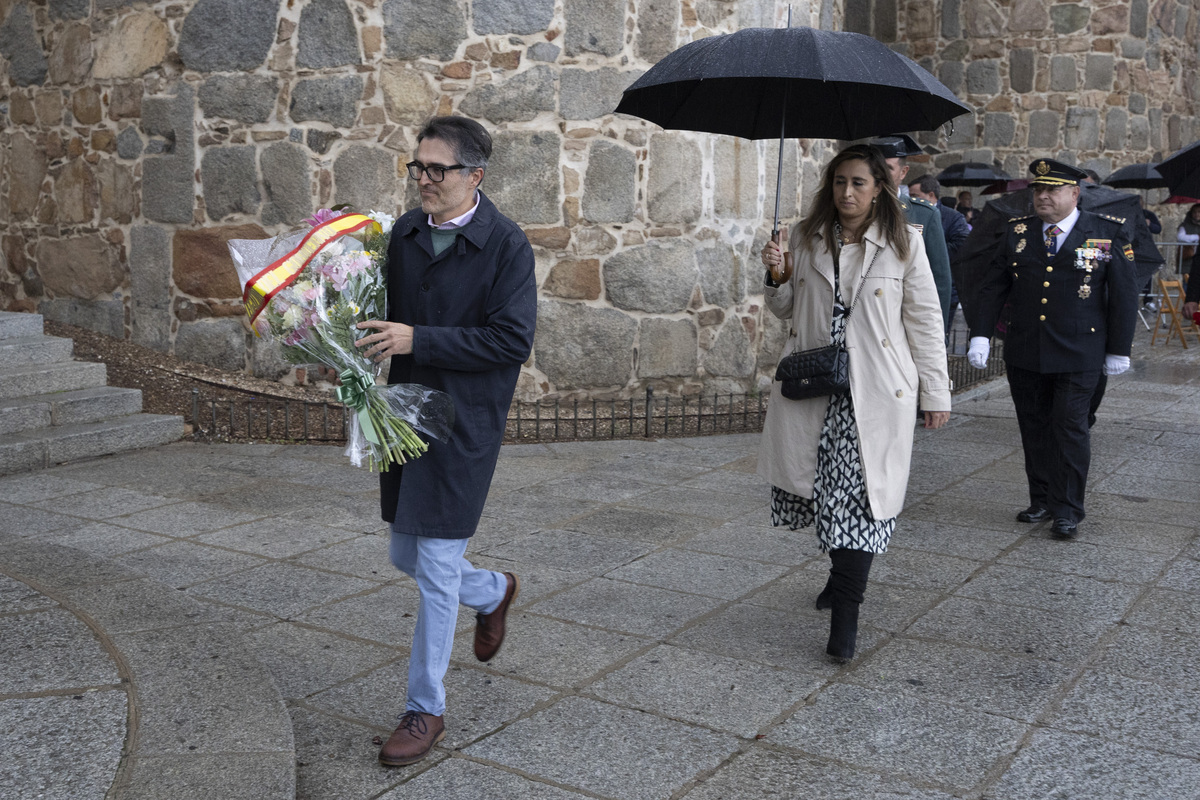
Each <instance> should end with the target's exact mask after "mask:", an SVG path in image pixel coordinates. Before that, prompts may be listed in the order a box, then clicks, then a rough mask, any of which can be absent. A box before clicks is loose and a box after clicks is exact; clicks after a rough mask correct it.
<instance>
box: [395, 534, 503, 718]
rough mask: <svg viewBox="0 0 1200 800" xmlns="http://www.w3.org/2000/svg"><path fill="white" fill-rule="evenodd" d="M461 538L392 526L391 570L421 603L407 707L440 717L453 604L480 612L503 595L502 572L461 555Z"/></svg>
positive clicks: (451, 644) (487, 610) (454, 621)
mask: <svg viewBox="0 0 1200 800" xmlns="http://www.w3.org/2000/svg"><path fill="white" fill-rule="evenodd" d="M467 541H468V540H467V539H434V538H431V537H429V536H413V535H411V534H407V533H397V532H396V531H394V530H393V531H392V542H391V547H390V555H391V558H392V563H393V564H395V565H396V569H398V570H400V571H401V572H403V573H404V574H406V575H408V576H410V577H411V578H413V579H414V580H416V582H417V589H418V590H419V591H420V592H421V603H420V606H419V607H418V609H417V629H416V631H415V632H414V633H413V643H412V656H411V657H410V658H409V661H408V702H407V705H406V707H407V710H409V711H420V712H421V713H423V714H433V715H434V716H438V717H440V716H442V714H443V713H445V711H446V688H445V687H444V686H443V685H442V679H443V678H444V677H445V676H446V670H447V668H449V666H450V651H451V650H452V649H453V647H454V628H455V625H456V624H457V622H458V605H459V603H461V604H463V605H464V606H467V607H468V608H471V609H474V610H475V611H478V612H482V613H484V614H488V613H491V612H492V611H495V610H496V608H497V607H498V606H499V605H500V601H501V600H503V599H504V591H505V589H506V588H507V581H506V580H505V578H504V574H503V573H500V572H492V571H491V570H488V569H477V568H476V567H474V566H472V565H471V562H470V561H467V560H466V559H465V558H463V554H464V553H465V552H466V551H467Z"/></svg>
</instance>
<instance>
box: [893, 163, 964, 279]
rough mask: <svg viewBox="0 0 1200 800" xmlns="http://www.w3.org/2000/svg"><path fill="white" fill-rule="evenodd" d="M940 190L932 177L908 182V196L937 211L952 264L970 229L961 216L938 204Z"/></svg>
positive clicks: (924, 176) (923, 177)
mask: <svg viewBox="0 0 1200 800" xmlns="http://www.w3.org/2000/svg"><path fill="white" fill-rule="evenodd" d="M940 188H941V187H940V186H939V184H938V181H937V178H935V177H933V176H932V175H922V176H921V177H920V178H917V179H916V180H915V181H909V182H908V196H909V197H915V198H917V199H918V200H924V201H925V202H926V203H928V204H929V205H931V206H933V207H934V208H936V209H937V210H938V214H939V215H940V216H941V219H942V234H943V235H944V236H945V239H946V252H947V253H948V254H949V255H950V262H951V263H954V257H955V256H956V255H957V254H958V249H959V248H960V247H962V244H963V242H965V241H966V240H967V236H968V235H969V234H970V233H971V229H970V228H968V227H967V221H966V219H965V218H964V217H963V215H962V214H960V213H958V212H957V211H955V210H954V209H952V208H947V207H946V206H945V205H943V204H941V203H939V202H938V190H939V189H940Z"/></svg>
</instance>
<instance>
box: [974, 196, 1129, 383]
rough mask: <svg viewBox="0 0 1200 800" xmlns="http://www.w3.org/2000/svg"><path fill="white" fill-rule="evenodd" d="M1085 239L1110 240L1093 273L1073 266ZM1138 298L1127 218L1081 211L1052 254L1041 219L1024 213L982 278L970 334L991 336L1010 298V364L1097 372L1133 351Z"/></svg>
mask: <svg viewBox="0 0 1200 800" xmlns="http://www.w3.org/2000/svg"><path fill="white" fill-rule="evenodd" d="M1088 239H1100V240H1107V241H1109V242H1111V246H1110V248H1109V253H1110V255H1111V258H1110V259H1109V260H1108V261H1098V262H1096V263H1095V264H1094V266H1093V269H1092V271H1091V272H1090V273H1089V272H1087V271H1086V270H1082V269H1076V268H1075V260H1076V253H1075V250H1076V248H1079V247H1083V246H1084V243H1085V242H1086V241H1087V240H1088ZM1085 277H1086V278H1087V281H1086V282H1085ZM1085 286H1086V287H1088V288H1087V289H1086V290H1085V289H1084V287H1085ZM1137 298H1138V286H1137V277H1136V270H1135V268H1134V264H1133V250H1132V244H1131V242H1130V238H1129V234H1128V230H1127V228H1126V226H1125V225H1124V220H1120V219H1116V218H1112V217H1107V216H1104V215H1101V214H1093V213H1092V212H1090V211H1084V210H1082V209H1081V210H1080V212H1079V219H1078V220H1077V221H1076V223H1075V227H1073V228H1072V229H1071V233H1070V234H1069V235H1068V236H1067V238H1066V240H1065V241H1063V242H1061V243H1060V245H1059V247H1058V250H1057V253H1056V255H1055V256H1054V257H1053V259H1050V258H1049V257H1048V256H1047V255H1046V245H1045V241H1044V239H1043V238H1042V221H1041V219H1040V218H1038V217H1037V216H1031V217H1022V218H1018V219H1011V220H1009V222H1008V226H1007V231H1006V238H1005V241H1004V243H1003V246H1002V247H1000V248H997V252H996V256H995V257H994V259H993V260H992V263H991V266H990V267H989V268H988V269H987V272H986V274H985V275H984V276H983V278H982V280H981V282H980V285H979V287H978V291H977V294H976V301H975V303H974V304H973V306H972V307H971V308H970V309H969V315H968V318H967V322H968V323H969V325H970V327H971V335H972V336H988V335H990V334H991V332H992V330H993V329H994V328H995V326H996V323H997V322H998V321H1000V316H1001V313H1002V312H1003V311H1004V306H1005V304H1006V303H1007V304H1008V306H1009V308H1008V311H1007V314H1008V318H1007V320H1006V326H1007V329H1008V330H1007V333H1006V335H1005V338H1004V360H1005V361H1006V362H1007V363H1009V364H1012V365H1014V366H1016V367H1019V368H1021V369H1025V370H1029V371H1030V372H1038V373H1043V374H1048V373H1061V372H1086V371H1091V370H1097V371H1098V370H1100V369H1101V368H1102V367H1103V366H1104V356H1105V355H1106V354H1110V355H1115V356H1128V355H1129V353H1130V348H1131V346H1132V343H1133V331H1134V324H1135V322H1136V320H1137Z"/></svg>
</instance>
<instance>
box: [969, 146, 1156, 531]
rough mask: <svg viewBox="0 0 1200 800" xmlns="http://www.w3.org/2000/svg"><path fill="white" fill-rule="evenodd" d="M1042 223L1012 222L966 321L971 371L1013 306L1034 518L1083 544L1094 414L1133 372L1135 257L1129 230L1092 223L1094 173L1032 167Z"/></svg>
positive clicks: (1020, 416) (1012, 359) (1095, 217)
mask: <svg viewBox="0 0 1200 800" xmlns="http://www.w3.org/2000/svg"><path fill="white" fill-rule="evenodd" d="M1029 170H1030V172H1032V173H1033V175H1034V178H1033V181H1032V182H1031V188H1032V189H1033V202H1034V209H1035V211H1036V212H1037V213H1036V215H1033V216H1027V217H1016V218H1013V219H1010V220H1009V222H1008V225H1007V232H1006V235H1005V237H1004V241H1003V244H1002V246H1001V247H999V248H997V249H996V255H995V257H994V258H993V259H992V261H991V263H990V265H989V266H988V268H987V269H986V271H985V272H984V274H983V275H982V277H981V279H980V283H979V286H978V287H977V291H976V292H974V296H975V300H974V302H973V303H971V304H970V306H969V307H968V308H967V309H966V311H967V323H968V325H969V327H970V328H971V346H970V349H969V351H968V353H967V359H968V361H970V363H971V365H972V366H975V367H977V368H982V367H983V366H985V365H986V363H987V357H988V353H989V352H990V349H991V344H990V337H991V333H992V331H993V330H995V328H996V323H997V322H998V321H999V320H1000V315H1001V313H1002V312H1003V311H1004V308H1005V305H1006V304H1007V305H1008V306H1009V311H1008V319H1007V320H1006V326H1007V331H1008V332H1007V334H1006V336H1005V340H1004V360H1005V363H1006V366H1007V373H1008V383H1009V387H1010V388H1011V389H1012V397H1013V405H1014V406H1015V407H1016V410H1017V423H1018V425H1019V426H1020V429H1021V444H1022V446H1023V447H1024V450H1025V475H1026V477H1027V479H1028V481H1029V508H1027V509H1025V510H1024V511H1022V512H1020V513H1019V514H1018V515H1017V519H1018V520H1019V521H1020V522H1041V521H1043V520H1045V519H1049V518H1051V517H1053V519H1054V525H1053V528H1052V530H1053V533H1054V534H1055V535H1057V536H1060V537H1064V538H1074V537H1075V536H1076V534H1077V533H1078V524H1079V522H1080V521H1081V520H1082V519H1083V517H1084V510H1083V495H1084V489H1085V488H1086V486H1087V475H1088V465H1089V463H1090V461H1091V439H1090V433H1089V430H1088V420H1087V416H1088V406H1089V403H1090V401H1091V399H1092V395H1093V392H1094V391H1095V389H1096V384H1097V382H1098V381H1099V379H1100V376H1101V374H1104V375H1120V374H1121V373H1122V372H1124V371H1125V370H1127V369H1128V368H1129V353H1130V348H1131V346H1132V343H1133V331H1134V324H1135V321H1136V319H1137V278H1136V271H1135V268H1134V252H1133V245H1132V242H1131V241H1130V236H1129V233H1128V231H1129V230H1130V228H1129V227H1128V226H1126V224H1125V220H1124V219H1120V218H1116V217H1110V216H1107V215H1103V214H1093V213H1092V212H1090V211H1082V210H1080V209H1079V208H1078V207H1077V205H1078V202H1079V192H1080V189H1079V181H1080V179H1081V178H1083V177H1084V175H1085V173H1083V171H1082V170H1078V169H1076V168H1074V167H1071V166H1068V165H1066V164H1060V163H1059V162H1057V161H1051V160H1050V159H1039V160H1037V161H1035V162H1033V164H1031V165H1030V167H1029Z"/></svg>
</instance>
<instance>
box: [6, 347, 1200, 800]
mask: <svg viewBox="0 0 1200 800" xmlns="http://www.w3.org/2000/svg"><path fill="white" fill-rule="evenodd" d="M1198 358H1200V348H1192V349H1190V350H1188V351H1186V352H1182V351H1180V349H1179V347H1178V343H1176V344H1175V345H1174V346H1173V348H1172V349H1164V348H1162V347H1161V345H1160V346H1159V347H1158V348H1155V350H1153V351H1151V350H1149V348H1145V347H1143V348H1142V349H1141V351H1139V352H1137V353H1136V358H1135V370H1134V371H1133V372H1131V373H1130V374H1128V375H1126V376H1122V377H1120V378H1116V379H1113V380H1112V381H1111V383H1110V388H1109V392H1108V396H1107V399H1106V400H1105V403H1104V406H1103V407H1102V409H1101V419H1100V422H1099V423H1098V425H1097V426H1096V428H1095V430H1094V435H1093V448H1094V454H1093V460H1092V475H1091V480H1090V491H1089V494H1088V510H1089V516H1088V518H1087V520H1086V521H1085V522H1084V523H1083V524H1082V525H1081V528H1080V530H1081V535H1080V537H1079V539H1078V540H1077V541H1072V542H1061V541H1056V540H1053V539H1051V538H1050V536H1049V534H1048V527H1049V526H1048V525H1047V524H1042V525H1038V526H1027V525H1021V524H1020V523H1017V522H1015V521H1014V514H1015V512H1016V511H1017V510H1019V509H1020V508H1023V507H1024V506H1025V505H1026V500H1027V495H1026V489H1025V485H1024V477H1023V471H1022V456H1021V449H1020V445H1019V442H1018V438H1017V428H1016V423H1015V420H1014V418H1013V414H1012V404H1011V400H1010V399H1009V398H1008V396H1007V389H1006V387H1005V386H1004V384H1003V383H1000V384H996V383H993V384H990V385H989V386H988V387H986V388H985V389H984V390H982V391H977V392H975V397H974V399H971V400H966V401H963V400H961V399H960V400H959V402H958V404H957V405H956V408H955V414H954V416H953V418H952V421H951V423H950V425H949V427H948V428H946V429H944V430H942V431H936V432H926V431H923V430H918V431H917V441H916V451H915V455H914V463H913V472H912V479H911V483H910V488H909V496H908V502H907V507H906V509H905V511H904V513H903V515H902V517H901V522H900V525H899V527H898V530H897V533H896V535H895V537H894V539H893V546H892V549H891V550H890V551H889V552H888V553H887V554H886V555H884V556H881V557H880V558H878V559H877V561H876V567H875V569H874V571H873V574H872V576H871V583H870V586H869V588H868V596H867V601H866V603H865V604H864V606H863V611H862V618H861V620H862V628H861V633H860V652H859V655H858V657H857V658H856V659H855V660H854V661H853V662H852V663H851V664H850V665H848V666H845V667H839V666H835V665H832V664H830V663H828V662H827V661H826V660H825V657H824V655H823V650H824V643H825V639H826V637H827V633H828V612H819V611H816V610H815V609H814V608H813V598H814V597H815V596H816V594H817V592H818V591H819V589H820V587H821V586H822V585H823V581H824V579H825V569H826V565H827V559H826V558H825V557H823V556H821V554H820V553H819V551H818V549H817V544H816V541H815V537H814V536H813V535H812V534H811V533H807V532H799V533H791V532H784V531H779V530H774V529H772V528H770V527H769V514H768V512H767V495H768V493H767V489H766V487H765V486H764V485H763V484H762V483H761V482H760V481H759V480H758V479H757V478H756V477H755V475H754V467H755V453H756V447H757V441H758V436H757V435H740V436H728V437H719V436H718V437H710V438H699V439H676V440H660V441H618V442H585V443H573V444H552V445H523V446H514V447H506V448H504V451H503V453H502V457H501V460H500V465H499V469H498V471H497V474H496V480H495V484H494V486H493V490H492V494H491V496H490V497H489V500H488V505H487V508H486V511H485V519H484V521H483V524H482V525H481V526H480V532H479V534H478V535H477V536H476V537H475V538H474V540H473V541H472V543H471V546H470V548H469V551H468V552H469V556H470V557H471V558H472V559H473V560H474V561H475V562H476V563H478V564H481V565H484V566H487V567H490V568H495V569H504V570H512V571H514V572H516V573H517V574H519V575H520V576H521V580H522V593H521V596H520V598H519V601H518V605H517V607H516V611H515V614H514V615H513V616H512V618H511V619H510V632H509V637H508V641H507V642H506V643H505V645H504V648H503V650H502V651H501V652H500V654H499V656H497V657H496V658H495V659H494V660H493V661H492V662H491V663H490V664H488V665H481V664H479V663H478V662H476V661H475V660H474V658H473V657H472V655H471V650H470V644H471V630H472V626H473V618H472V616H471V615H470V614H469V613H463V614H462V615H461V618H460V635H459V640H458V642H457V645H456V651H455V656H454V661H453V663H452V665H451V669H450V673H449V674H448V675H447V678H446V683H447V688H448V695H449V709H448V712H447V718H446V719H447V737H446V740H445V741H444V742H443V743H442V745H440V746H439V747H438V749H437V750H436V753H435V755H433V756H432V757H431V758H429V759H428V760H426V761H425V762H423V763H421V764H419V765H416V766H414V767H410V768H406V769H393V770H388V769H384V768H382V767H380V766H379V765H378V764H377V762H376V753H377V750H378V746H377V744H373V742H372V740H373V738H375V737H386V735H387V734H388V732H390V730H391V728H392V727H393V726H394V725H395V718H396V715H397V714H398V713H399V712H400V711H402V709H403V699H404V683H405V674H406V664H407V656H408V652H407V649H406V648H407V645H408V644H409V640H410V635H411V632H412V628H413V622H414V616H413V615H414V614H415V611H416V589H415V586H414V584H413V583H412V582H411V581H410V580H408V579H407V578H404V577H401V576H398V574H397V573H396V572H395V571H394V570H393V569H392V568H391V566H390V565H389V563H388V561H387V547H386V544H387V540H386V538H385V537H384V532H385V531H384V529H383V527H382V524H381V523H380V522H379V518H378V513H377V511H378V509H377V500H376V495H375V479H374V476H372V475H370V474H368V473H365V472H362V471H359V470H355V469H353V468H351V467H349V466H348V465H347V463H346V461H345V459H344V458H343V457H342V456H341V454H340V451H339V450H337V449H331V448H318V447H280V446H271V445H244V446H206V445H197V444H186V443H181V444H176V445H171V446H167V447H161V448H157V449H154V450H149V451H142V452H138V453H132V454H126V455H121V456H115V457H109V458H103V459H97V460H92V461H87V462H81V463H78V464H68V465H65V466H61V467H57V468H54V469H50V470H46V471H43V472H37V473H33V474H27V475H21V476H14V477H9V478H6V479H3V480H0V651H2V652H3V654H4V657H3V658H0V726H3V727H4V728H5V729H6V730H7V731H11V732H12V734H11V735H6V736H5V738H4V740H3V744H0V753H2V754H3V759H0V796H3V797H21V798H26V797H53V798H96V799H97V800H98V799H99V798H101V797H104V796H105V793H106V792H108V791H109V789H110V787H111V789H112V792H111V794H109V797H112V798H114V800H120V799H121V798H129V797H187V796H198V795H196V794H193V793H192V791H189V789H191V790H194V788H195V787H196V786H203V787H204V788H205V789H206V790H207V791H208V793H210V794H212V796H220V797H223V798H242V797H245V798H254V799H255V800H262V799H263V798H268V797H292V796H295V797H299V798H306V799H308V798H312V799H314V800H315V799H316V798H322V799H324V798H337V799H338V800H367V798H387V800H400V799H401V798H403V799H404V800H421V799H423V798H438V800H450V799H452V798H469V799H470V800H478V798H481V797H495V798H522V799H524V798H535V799H536V800H551V799H553V800H568V799H569V798H584V797H591V798H614V799H615V800H657V798H687V800H715V799H716V798H724V799H726V800H734V799H740V798H745V799H746V800H759V798H765V797H780V798H808V799H811V800H819V799H820V798H831V799H832V798H877V799H882V798H900V797H904V798H908V799H909V800H918V799H919V800H940V799H942V798H949V797H962V798H994V800H1026V799H1027V800H1045V798H1052V797H1054V798H1068V797H1070V798H1082V797H1087V798H1120V799H1121V800H1134V799H1135V798H1148V799H1149V798H1154V800H1163V798H1170V799H1171V800H1184V799H1186V798H1196V797H1200V789H1197V787H1198V786H1200V757H1198V756H1197V753H1200V724H1198V723H1197V720H1198V719H1200V666H1198V665H1200V591H1198V590H1200V537H1198V532H1197V524H1196V521H1197V520H1198V519H1200V491H1198V490H1197V487H1196V477H1197V474H1198V472H1200V377H1198V373H1200V371H1198V370H1197V369H1196V363H1197V359H1198Z"/></svg>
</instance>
